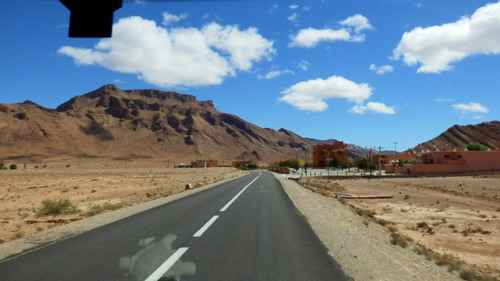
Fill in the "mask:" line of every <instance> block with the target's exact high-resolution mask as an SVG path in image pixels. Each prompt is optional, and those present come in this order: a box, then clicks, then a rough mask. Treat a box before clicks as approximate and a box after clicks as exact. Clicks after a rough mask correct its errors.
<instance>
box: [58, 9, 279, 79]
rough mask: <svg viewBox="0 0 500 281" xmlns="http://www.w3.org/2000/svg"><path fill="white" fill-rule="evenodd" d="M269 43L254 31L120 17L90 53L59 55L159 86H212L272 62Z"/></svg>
mask: <svg viewBox="0 0 500 281" xmlns="http://www.w3.org/2000/svg"><path fill="white" fill-rule="evenodd" d="M274 52H275V50H274V48H273V42H271V41H269V40H266V39H265V38H264V37H262V36H261V35H260V34H259V33H258V31H257V29H255V28H248V29H246V30H240V29H239V28H238V27H237V26H221V25H219V24H217V23H210V24H207V25H205V26H204V27H202V28H201V29H197V28H170V29H167V28H163V27H160V26H158V25H157V24H156V23H155V22H154V21H151V20H146V19H143V18H141V17H137V16H136V17H129V18H123V19H121V20H120V21H118V23H116V24H115V25H114V26H113V37H112V38H107V39H102V40H101V41H99V42H98V43H97V44H96V45H95V46H94V48H92V49H86V48H78V47H70V46H63V47H61V48H60V49H59V50H58V53H59V54H63V55H67V56H70V57H72V58H73V59H74V61H75V63H76V64H77V65H97V66H101V67H104V68H107V69H110V70H113V71H118V72H123V73H132V74H137V75H138V78H140V79H142V80H144V81H145V82H147V83H151V84H153V85H157V86H160V87H179V86H204V85H216V84H220V83H222V81H223V80H224V79H225V78H226V77H228V76H234V75H236V71H238V70H240V71H249V70H250V69H251V68H252V66H253V64H254V63H256V62H258V61H261V60H263V59H270V58H271V56H272V55H273V53H274Z"/></svg>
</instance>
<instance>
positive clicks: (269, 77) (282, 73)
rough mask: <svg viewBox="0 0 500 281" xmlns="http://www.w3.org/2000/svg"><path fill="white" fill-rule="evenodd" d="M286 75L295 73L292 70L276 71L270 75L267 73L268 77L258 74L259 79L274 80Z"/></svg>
mask: <svg viewBox="0 0 500 281" xmlns="http://www.w3.org/2000/svg"><path fill="white" fill-rule="evenodd" d="M284 74H292V75H293V74H294V72H293V71H292V70H290V69H285V70H274V71H270V72H268V73H266V75H261V74H258V75H257V78H259V79H268V80H269V79H274V78H277V77H279V76H281V75H284Z"/></svg>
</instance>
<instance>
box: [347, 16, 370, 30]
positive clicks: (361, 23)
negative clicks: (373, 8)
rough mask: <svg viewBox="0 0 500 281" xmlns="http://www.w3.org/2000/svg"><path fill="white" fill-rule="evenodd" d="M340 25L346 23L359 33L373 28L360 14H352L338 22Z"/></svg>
mask: <svg viewBox="0 0 500 281" xmlns="http://www.w3.org/2000/svg"><path fill="white" fill-rule="evenodd" d="M340 24H341V25H347V26H350V27H352V28H354V32H356V33H359V32H361V31H363V30H365V29H373V26H372V25H371V24H370V23H369V22H368V19H367V18H366V17H364V16H362V15H359V14H357V15H354V16H352V17H348V18H347V19H345V20H343V21H341V22H340Z"/></svg>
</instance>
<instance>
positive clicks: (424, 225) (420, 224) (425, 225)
mask: <svg viewBox="0 0 500 281" xmlns="http://www.w3.org/2000/svg"><path fill="white" fill-rule="evenodd" d="M417 227H419V228H422V227H427V223H426V222H425V221H420V222H417Z"/></svg>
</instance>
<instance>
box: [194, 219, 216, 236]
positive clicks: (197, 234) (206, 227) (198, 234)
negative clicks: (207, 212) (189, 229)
mask: <svg viewBox="0 0 500 281" xmlns="http://www.w3.org/2000/svg"><path fill="white" fill-rule="evenodd" d="M218 218H219V216H213V217H212V218H211V219H210V220H209V221H207V223H205V225H204V226H202V227H201V228H200V230H198V231H196V233H195V234H194V235H193V237H201V236H202V235H203V233H204V232H205V231H206V230H207V229H208V228H209V227H210V226H211V225H212V223H214V222H215V221H216V220H217V219H218Z"/></svg>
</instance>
